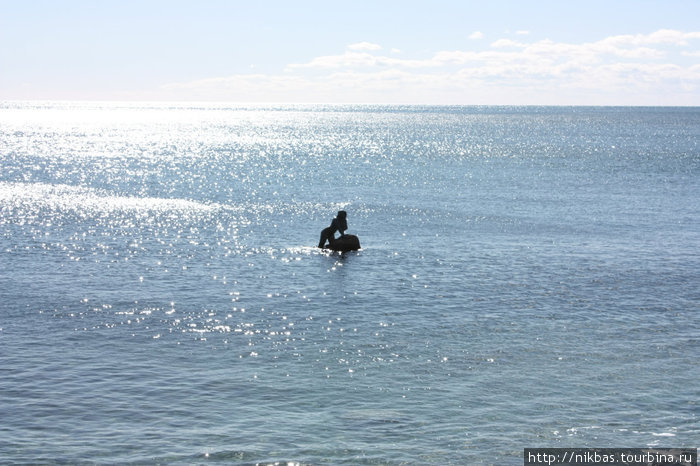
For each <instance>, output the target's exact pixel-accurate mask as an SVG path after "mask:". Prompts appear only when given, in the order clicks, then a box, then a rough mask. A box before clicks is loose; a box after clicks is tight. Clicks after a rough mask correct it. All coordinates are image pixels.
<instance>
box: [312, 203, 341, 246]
mask: <svg viewBox="0 0 700 466" xmlns="http://www.w3.org/2000/svg"><path fill="white" fill-rule="evenodd" d="M347 216H348V214H347V212H345V211H344V210H341V211H339V212H338V216H337V217H336V218H334V219H333V221H332V222H331V226H329V227H328V228H324V229H323V231H321V239H320V240H319V241H318V247H319V248H323V247H325V246H326V241H328V243H329V244H330V245H331V246H332V245H333V243H334V242H335V241H336V239H335V232H336V231H337V232H339V233H340V238H342V237H344V236H345V230H347V229H348V222H347V220H345V219H346V218H347Z"/></svg>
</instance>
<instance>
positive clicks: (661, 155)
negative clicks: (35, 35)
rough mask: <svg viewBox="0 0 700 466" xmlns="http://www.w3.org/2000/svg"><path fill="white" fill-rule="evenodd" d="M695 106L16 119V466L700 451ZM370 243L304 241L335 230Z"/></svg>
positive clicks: (3, 254)
mask: <svg viewBox="0 0 700 466" xmlns="http://www.w3.org/2000/svg"><path fill="white" fill-rule="evenodd" d="M698 141H700V109H698V108H583V107H572V108H550V107H377V106H278V107H273V106H270V107H244V106H241V107H227V106H213V105H212V106H204V105H202V106H187V105H166V104H158V105H148V104H84V103H82V104H72V103H5V104H2V105H1V106H0V264H1V267H0V458H2V460H3V461H6V462H10V463H11V462H20V463H35V462H65V463H76V462H90V463H128V462H134V463H158V462H160V463H182V464H191V463H217V462H218V463H226V464H231V463H234V464H235V463H241V464H254V463H270V462H292V463H301V464H307V463H311V464H343V463H375V464H445V463H448V464H449V463H452V464H513V465H515V464H522V451H523V448H526V447H569V446H577V447H642V446H673V447H691V448H694V447H697V446H698V445H699V444H700V420H699V419H698V414H699V412H700V410H699V409H698V406H697V400H698V399H700V389H698V386H699V385H698V383H697V373H698V359H699V358H700V330H699V329H700V293H699V292H698V289H700V287H699V285H700V255H699V253H698V251H699V250H700V212H699V208H698V205H699V203H698V199H699V198H700V196H699V195H700V147H699V146H698ZM339 209H344V210H346V211H347V212H348V224H349V227H350V228H349V230H348V232H349V233H354V234H356V235H358V236H359V237H360V241H361V243H362V246H363V249H362V250H361V251H359V252H356V253H348V254H345V255H339V254H330V253H326V252H322V251H320V250H317V249H316V248H314V247H313V246H314V245H315V244H316V243H317V241H318V235H319V232H320V230H321V229H322V228H324V227H326V226H328V225H329V224H330V221H331V219H332V218H333V216H334V215H335V213H336V211H337V210H339Z"/></svg>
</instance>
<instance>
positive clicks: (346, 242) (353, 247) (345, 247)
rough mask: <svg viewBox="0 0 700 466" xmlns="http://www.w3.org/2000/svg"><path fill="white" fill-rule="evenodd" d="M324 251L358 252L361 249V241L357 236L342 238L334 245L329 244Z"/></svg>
mask: <svg viewBox="0 0 700 466" xmlns="http://www.w3.org/2000/svg"><path fill="white" fill-rule="evenodd" d="M324 249H330V250H331V251H340V252H346V251H357V250H358V249H360V239H359V238H358V237H357V236H355V235H345V236H341V237H340V238H338V239H336V240H335V241H333V242H332V243H330V244H327V245H326V247H325V248H324Z"/></svg>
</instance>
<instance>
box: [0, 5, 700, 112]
mask: <svg viewBox="0 0 700 466" xmlns="http://www.w3.org/2000/svg"><path fill="white" fill-rule="evenodd" d="M698 18H700V0H664V1H647V0H636V1H631V0H619V1H616V0H604V1H599V0H557V1H534V0H531V1H525V0H519V1H505V0H481V1H471V0H461V1H443V0H432V1H428V0H426V1H412V0H402V1H394V0H384V1H382V0H373V1H364V0H354V1H352V2H347V1H345V2H340V1H333V0H324V1H304V0H296V1H265V0H258V1H251V0H247V1H234V0H228V1H226V0H192V1H181V0H138V1H132V0H121V1H114V0H91V1H83V0H49V1H44V0H24V1H18V0H0V100H118V101H144V100H149V101H212V102H241V103H368V104H373V103H374V104H436V105H684V106H685V105H691V106H698V105H700V19H698Z"/></svg>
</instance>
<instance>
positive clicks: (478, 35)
mask: <svg viewBox="0 0 700 466" xmlns="http://www.w3.org/2000/svg"><path fill="white" fill-rule="evenodd" d="M469 38H470V39H483V38H484V33H483V32H481V31H474V32H472V33H471V34H469Z"/></svg>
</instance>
